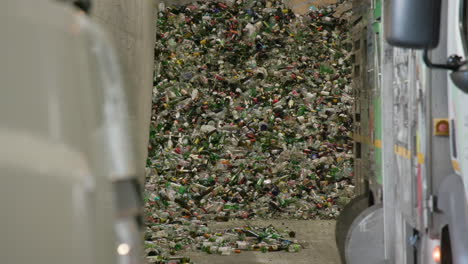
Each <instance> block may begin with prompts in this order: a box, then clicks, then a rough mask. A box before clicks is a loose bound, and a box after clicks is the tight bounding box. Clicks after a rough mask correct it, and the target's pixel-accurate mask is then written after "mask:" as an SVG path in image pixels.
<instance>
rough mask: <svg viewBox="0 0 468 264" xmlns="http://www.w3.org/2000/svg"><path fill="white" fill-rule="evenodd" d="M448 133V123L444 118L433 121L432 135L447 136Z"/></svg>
mask: <svg viewBox="0 0 468 264" xmlns="http://www.w3.org/2000/svg"><path fill="white" fill-rule="evenodd" d="M449 133H450V128H449V121H448V119H446V118H440V119H434V134H435V135H436V136H448V135H449Z"/></svg>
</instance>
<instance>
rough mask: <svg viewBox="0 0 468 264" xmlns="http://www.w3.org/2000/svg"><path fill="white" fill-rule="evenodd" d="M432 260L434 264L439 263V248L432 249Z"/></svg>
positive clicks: (440, 256)
mask: <svg viewBox="0 0 468 264" xmlns="http://www.w3.org/2000/svg"><path fill="white" fill-rule="evenodd" d="M432 258H433V259H434V261H435V262H436V263H440V260H441V258H442V255H441V253H440V246H436V247H435V248H434V251H433V252H432Z"/></svg>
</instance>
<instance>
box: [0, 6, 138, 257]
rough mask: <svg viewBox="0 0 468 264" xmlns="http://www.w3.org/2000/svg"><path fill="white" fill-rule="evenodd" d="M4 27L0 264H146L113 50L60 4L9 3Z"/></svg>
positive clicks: (84, 19) (1, 12)
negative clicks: (144, 262)
mask: <svg viewBox="0 0 468 264" xmlns="http://www.w3.org/2000/svg"><path fill="white" fill-rule="evenodd" d="M85 2H86V1H85ZM77 6H78V7H80V5H77ZM81 7H83V6H81ZM0 21H1V23H0V28H1V32H2V45H4V46H2V47H3V48H2V49H0V58H1V60H0V65H1V68H0V79H1V80H2V89H1V92H2V96H1V97H0V142H1V143H2V148H1V150H0V170H1V174H2V180H3V182H2V184H1V185H0V186H1V187H0V200H1V209H2V219H3V221H2V225H1V227H0V233H1V234H2V239H1V240H0V241H1V242H0V244H1V249H0V256H1V258H2V263H15V264H23V263H38V264H46V263H47V264H49V263H77V264H78V263H80V264H81V263H90V264H91V263H95V264H113V263H120V264H130V263H132V264H136V263H141V259H140V258H141V256H142V254H141V252H142V249H141V238H142V234H141V228H142V217H141V205H142V204H141V197H140V189H141V188H140V185H139V181H138V177H137V176H138V175H137V172H136V167H137V165H136V151H135V150H134V149H133V145H132V140H133V137H132V135H131V134H132V131H131V129H130V126H129V124H128V122H129V114H128V112H129V111H128V98H127V96H126V92H127V91H126V86H125V83H124V81H123V80H122V78H121V72H120V66H119V63H118V59H117V56H116V52H115V51H114V48H113V45H112V44H111V41H110V40H108V38H107V37H106V34H105V33H104V32H103V30H101V29H100V27H99V26H98V25H97V24H95V23H94V22H92V21H91V19H90V18H89V17H88V16H87V15H85V14H84V13H83V12H81V11H79V10H78V9H75V8H72V7H71V5H69V4H67V3H59V2H58V1H52V0H7V1H6V2H5V3H3V8H2V9H0Z"/></svg>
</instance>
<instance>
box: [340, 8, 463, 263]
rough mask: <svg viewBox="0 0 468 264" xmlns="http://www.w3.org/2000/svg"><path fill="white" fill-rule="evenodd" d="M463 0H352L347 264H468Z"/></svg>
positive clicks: (343, 231)
mask: <svg viewBox="0 0 468 264" xmlns="http://www.w3.org/2000/svg"><path fill="white" fill-rule="evenodd" d="M467 8H468V3H467V1H466V0H449V1H440V0H430V1H422V0H369V1H354V18H353V20H352V21H351V23H353V24H354V50H355V54H354V60H355V66H354V77H355V81H354V89H355V100H356V102H355V115H354V121H355V127H354V136H355V177H356V186H357V188H356V189H357V190H358V196H357V198H356V199H355V200H354V201H352V202H351V203H350V204H349V205H348V206H347V207H346V208H345V210H344V211H343V213H342V215H341V216H340V219H339V220H338V224H337V244H338V247H339V250H340V253H341V256H342V260H343V262H344V263H347V264H354V263H360V264H367V263H369V264H376V263H392V264H393V263H398V264H405V263H408V264H409V263H411V264H417V263H418V264H419V263H420V264H422V263H424V264H427V263H443V264H449V263H456V264H462V263H463V264H464V263H468V236H467V235H466V234H467V233H468V202H467V195H466V194H467V190H468V189H467V188H468V179H467V178H466V177H467V173H468V171H467V169H468V161H467V160H466V157H467V153H465V152H466V151H467V149H468V148H467V146H466V140H465V139H464V138H465V134H466V131H465V130H466V129H467V128H466V120H468V118H467V117H466V114H465V112H466V111H465V110H466V100H467V93H466V92H467V91H468V89H467V87H468V74H467V71H466V69H467V66H466V65H467V64H466V61H465V60H464V59H463V58H466V56H467V55H468V54H467V50H468V47H467V44H466V43H468V41H467V39H468V33H467V32H468V24H467V23H468V22H467V21H468V20H467V14H468V12H467V10H468V9H467Z"/></svg>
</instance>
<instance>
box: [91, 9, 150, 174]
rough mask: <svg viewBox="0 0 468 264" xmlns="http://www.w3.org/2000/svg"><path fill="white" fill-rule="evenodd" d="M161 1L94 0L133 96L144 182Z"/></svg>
mask: <svg viewBox="0 0 468 264" xmlns="http://www.w3.org/2000/svg"><path fill="white" fill-rule="evenodd" d="M157 2H158V1H153V0H136V1H133V0H132V1H129V0H94V1H93V10H92V16H93V17H94V18H95V20H96V21H97V22H99V23H100V24H102V25H103V26H104V27H105V28H106V30H107V31H108V32H109V33H110V35H111V37H112V38H113V40H114V44H115V45H116V48H117V51H118V53H119V55H120V60H121V63H122V65H123V72H124V78H125V79H126V81H127V83H128V87H129V90H128V95H129V96H130V102H129V106H130V115H131V116H130V119H131V120H130V125H131V127H132V130H133V133H134V136H135V139H134V142H135V147H136V151H137V160H138V164H137V166H138V168H137V173H138V176H140V177H141V179H142V180H143V179H144V169H145V165H146V157H147V152H148V149H147V145H148V136H149V135H148V133H149V123H150V118H151V98H152V89H153V72H154V42H155V19H156V7H157V4H158V3H157Z"/></svg>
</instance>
